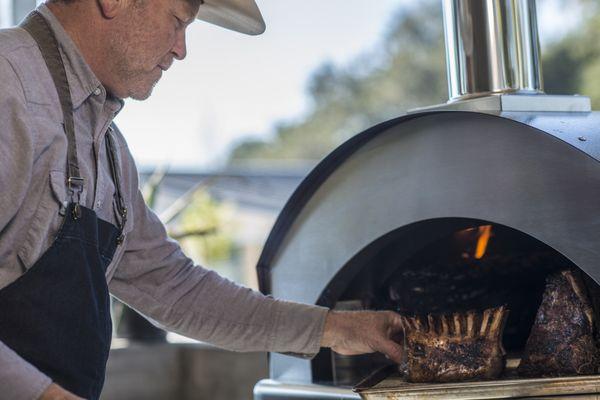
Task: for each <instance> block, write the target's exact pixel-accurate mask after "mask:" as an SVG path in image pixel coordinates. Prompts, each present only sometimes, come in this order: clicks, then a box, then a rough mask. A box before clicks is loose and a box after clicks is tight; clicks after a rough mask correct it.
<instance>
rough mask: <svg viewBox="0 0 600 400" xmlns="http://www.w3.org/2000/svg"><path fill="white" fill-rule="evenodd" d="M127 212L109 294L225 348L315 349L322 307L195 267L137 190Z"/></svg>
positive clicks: (306, 352) (313, 351) (309, 353)
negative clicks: (128, 225) (127, 227)
mask: <svg viewBox="0 0 600 400" xmlns="http://www.w3.org/2000/svg"><path fill="white" fill-rule="evenodd" d="M132 208H133V214H134V215H133V219H134V220H133V230H132V231H131V232H130V233H129V234H128V237H127V239H126V242H125V245H126V249H125V251H124V254H123V257H122V259H121V260H120V262H119V265H118V267H117V269H116V272H115V274H114V276H113V278H112V280H111V281H110V290H111V292H112V294H113V295H115V296H116V297H117V298H119V299H120V300H122V301H123V302H124V303H126V304H128V305H129V306H131V307H132V308H134V309H135V310H137V311H139V312H140V313H142V314H143V315H145V316H147V317H148V318H150V319H151V320H153V321H155V322H157V323H158V324H159V325H161V326H162V327H164V328H166V329H168V330H171V331H173V332H177V333H179V334H182V335H185V336H188V337H191V338H194V339H197V340H201V341H204V342H208V343H211V344H214V345H216V346H218V347H221V348H225V349H228V350H235V351H273V352H291V353H299V354H304V355H307V356H312V355H314V354H316V353H317V352H318V350H319V347H320V341H321V336H322V333H323V329H324V324H325V318H326V314H327V309H326V308H323V307H317V306H312V305H305V304H298V303H292V302H286V301H281V300H276V299H273V298H271V297H269V296H264V295H263V294H261V293H259V292H256V291H254V290H251V289H248V288H246V287H243V286H240V285H238V284H236V283H233V282H231V281H229V280H227V279H225V278H223V277H221V276H220V275H218V274H217V273H215V272H214V271H210V270H208V269H205V268H203V267H201V266H198V265H194V263H193V262H192V260H190V259H189V258H188V257H187V256H185V254H184V253H183V252H182V250H181V248H180V246H179V245H178V244H177V243H176V242H175V241H173V240H172V239H170V238H168V236H167V233H166V230H165V228H164V226H163V224H162V222H161V221H160V220H159V219H158V217H157V216H156V215H155V214H154V213H153V212H152V211H151V210H150V209H149V208H148V207H147V206H146V205H145V203H144V200H143V198H142V195H141V193H140V192H139V190H138V191H137V192H136V195H135V198H134V199H133V204H132Z"/></svg>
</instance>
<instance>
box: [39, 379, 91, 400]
mask: <svg viewBox="0 0 600 400" xmlns="http://www.w3.org/2000/svg"><path fill="white" fill-rule="evenodd" d="M39 400H84V399H82V398H81V397H79V396H75V395H74V394H73V393H71V392H69V391H67V390H65V389H63V388H61V387H60V386H58V385H57V384H56V383H53V384H51V385H50V386H48V389H46V391H45V392H44V393H42V396H41V397H40V398H39Z"/></svg>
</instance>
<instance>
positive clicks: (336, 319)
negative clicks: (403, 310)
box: [321, 311, 404, 363]
mask: <svg viewBox="0 0 600 400" xmlns="http://www.w3.org/2000/svg"><path fill="white" fill-rule="evenodd" d="M403 335H404V330H403V328H402V321H401V319H400V315H398V314H396V313H395V312H392V311H329V313H328V314H327V320H326V321H325V332H324V333H323V339H322V341H321V346H323V347H331V349H332V350H333V351H335V352H336V353H339V354H344V355H348V356H350V355H357V354H364V353H373V352H375V351H378V352H380V353H383V354H385V355H386V356H387V357H388V358H389V359H391V360H392V361H395V362H397V363H401V362H402V355H403V353H404V350H403V346H402V338H403Z"/></svg>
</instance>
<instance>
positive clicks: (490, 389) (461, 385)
mask: <svg viewBox="0 0 600 400" xmlns="http://www.w3.org/2000/svg"><path fill="white" fill-rule="evenodd" d="M511 361H512V362H511ZM511 364H512V365H515V364H518V360H510V361H509V363H508V365H507V373H506V374H505V376H506V379H500V380H495V381H477V382H457V383H427V384H425V383H410V382H407V381H406V380H405V379H404V377H403V376H402V374H401V373H400V372H399V371H398V367H397V366H393V365H391V366H387V367H384V368H382V369H380V370H378V371H376V372H375V373H373V374H372V375H370V376H369V377H368V378H366V379H364V380H363V381H362V382H360V383H359V384H358V385H357V386H356V387H354V391H355V392H357V393H358V394H359V395H360V396H361V397H362V398H363V399H364V400H404V399H407V400H424V399H427V400H442V399H444V400H477V399H515V398H516V399H520V398H526V399H532V398H538V399H544V400H548V399H577V400H587V399H594V400H600V375H592V376H571V377H560V378H539V379H518V378H516V377H515V374H514V369H513V368H510V367H511Z"/></svg>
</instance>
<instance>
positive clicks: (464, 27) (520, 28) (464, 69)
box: [443, 0, 543, 101]
mask: <svg viewBox="0 0 600 400" xmlns="http://www.w3.org/2000/svg"><path fill="white" fill-rule="evenodd" d="M443 10H444V31H445V38H446V65H447V71H448V91H449V97H450V101H454V100H458V99H464V98H469V97H474V96H481V95H485V94H490V93H506V92H525V93H541V92H543V84H542V74H541V64H540V49H539V38H538V30H537V17H536V7H535V0H443Z"/></svg>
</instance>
